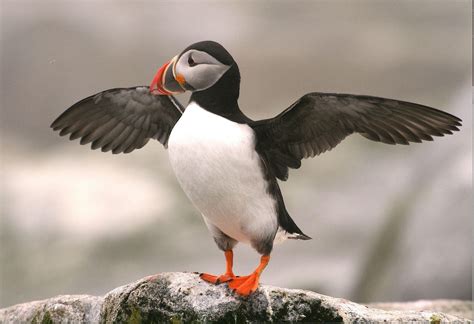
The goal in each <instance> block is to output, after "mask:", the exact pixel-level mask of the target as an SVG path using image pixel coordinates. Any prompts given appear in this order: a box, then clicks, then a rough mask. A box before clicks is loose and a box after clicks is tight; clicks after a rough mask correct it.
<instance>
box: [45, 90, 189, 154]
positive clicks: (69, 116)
mask: <svg viewBox="0 0 474 324" xmlns="http://www.w3.org/2000/svg"><path fill="white" fill-rule="evenodd" d="M183 111H184V109H183V107H182V106H181V105H180V104H179V102H178V101H177V100H176V99H175V98H173V97H171V96H157V95H153V94H151V93H150V91H149V89H148V87H145V86H141V87H132V88H116V89H110V90H106V91H102V92H99V93H97V94H95V95H93V96H90V97H88V98H85V99H83V100H81V101H79V102H78V103H76V104H74V105H73V106H72V107H70V108H69V109H67V110H66V111H65V112H64V113H62V114H61V115H60V116H59V117H58V118H57V119H56V120H55V121H54V122H53V123H52V124H51V127H52V128H53V130H55V131H60V132H59V135H61V136H64V135H67V134H70V137H69V138H70V139H71V140H75V139H78V138H80V139H81V140H80V143H81V144H88V143H92V145H91V148H92V149H94V150H95V149H98V148H101V150H102V151H103V152H108V151H112V153H114V154H117V153H122V152H123V153H129V152H132V151H133V150H135V149H139V148H142V147H143V146H144V145H145V144H146V143H147V142H148V140H149V139H150V138H155V139H157V140H158V141H160V142H161V143H162V144H163V145H164V146H165V147H166V146H167V143H168V138H169V135H170V133H171V130H172V129H173V127H174V125H175V124H176V122H177V121H178V119H179V118H180V117H181V115H182V113H183Z"/></svg>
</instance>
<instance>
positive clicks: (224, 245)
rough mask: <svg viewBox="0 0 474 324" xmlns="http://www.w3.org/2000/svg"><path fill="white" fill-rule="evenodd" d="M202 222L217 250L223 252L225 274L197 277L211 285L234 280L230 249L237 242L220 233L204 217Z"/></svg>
mask: <svg viewBox="0 0 474 324" xmlns="http://www.w3.org/2000/svg"><path fill="white" fill-rule="evenodd" d="M204 221H205V223H206V225H207V227H208V228H209V230H210V231H211V233H212V235H213V236H214V241H215V242H216V244H217V246H218V247H219V249H221V250H222V251H224V255H225V261H226V267H225V273H224V274H222V275H220V276H214V275H211V274H208V273H201V274H200V275H199V276H200V277H201V279H202V280H204V281H207V282H210V283H213V284H219V283H222V282H227V281H229V280H231V279H232V278H235V275H234V273H233V272H232V266H233V259H234V253H233V252H232V249H233V248H234V246H235V245H236V244H237V241H236V240H234V239H233V238H231V237H229V236H228V235H226V234H225V233H224V232H222V231H221V230H220V229H219V228H217V227H216V226H214V225H213V224H211V223H210V222H208V221H207V219H206V217H204Z"/></svg>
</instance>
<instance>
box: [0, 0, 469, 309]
mask: <svg viewBox="0 0 474 324" xmlns="http://www.w3.org/2000/svg"><path fill="white" fill-rule="evenodd" d="M470 9H471V4H470V1H392V2H388V1H387V2H382V1H357V2H353V1H307V2H305V1H287V2H263V1H262V2H237V1H235V2H217V1H211V2H203V1H189V2H185V1H180V2H175V3H172V2H158V1H148V2H145V1H137V2H135V1H131V0H130V1H121V2H120V1H113V2H112V1H110V2H99V1H49V0H46V1H22V0H15V1H2V2H1V72H0V76H1V132H2V146H1V154H2V167H1V170H0V172H1V181H2V194H1V199H2V201H1V207H2V211H1V232H0V235H1V245H0V252H1V259H0V267H1V287H0V294H1V296H0V297H1V300H0V307H4V306H8V305H12V304H14V303H19V302H25V301H29V300H33V299H41V298H46V297H51V296H53V295H57V294H103V293H105V292H107V291H108V290H110V289H112V288H114V287H116V286H118V285H122V284H125V283H128V282H130V281H133V280H136V279H138V278H141V277H143V276H146V275H150V274H154V273H157V272H162V271H206V272H210V273H213V272H216V273H219V272H221V271H222V270H223V266H224V259H223V255H222V253H221V252H220V251H219V250H218V249H217V248H216V247H215V245H214V242H213V241H212V238H211V236H210V235H209V233H208V231H207V229H206V227H205V225H204V223H203V222H202V220H201V218H200V215H199V214H198V212H197V211H196V210H195V209H194V208H193V206H192V205H191V204H190V202H189V201H188V200H187V198H186V197H185V195H184V194H183V192H182V191H181V189H180V188H179V186H178V184H177V181H176V180H175V178H174V175H173V173H172V170H171V168H170V165H169V162H168V158H167V152H166V150H164V149H163V147H162V146H161V145H160V144H159V143H158V142H152V143H150V144H148V145H147V146H146V147H145V148H143V149H142V150H140V151H136V152H133V153H132V154H127V155H112V154H104V153H101V152H97V151H91V150H90V149H89V148H88V147H84V146H80V145H79V144H78V143H77V142H70V141H68V140H67V139H66V138H60V137H59V136H58V134H57V133H53V132H52V130H51V129H50V128H49V125H50V123H51V122H52V120H53V119H54V118H56V117H57V116H58V115H59V114H60V113H61V112H63V111H64V110H65V109H66V108H68V107H69V106H70V105H72V104H73V103H75V102H76V101H78V100H80V99H82V98H84V97H86V96H89V95H91V94H94V93H96V92H99V91H102V90H105V89H108V88H114V87H128V86H134V85H143V84H145V85H146V84H148V83H149V81H150V80H151V78H152V77H153V75H154V73H155V72H156V69H157V68H158V67H159V66H161V65H162V64H163V63H164V62H165V61H167V60H168V59H170V58H171V57H173V56H174V55H176V54H177V53H179V52H180V51H181V50H182V49H184V48H185V47H186V46H188V45H189V44H191V43H194V42H196V41H200V40H205V39H211V40H216V41H218V42H221V43H222V44H223V45H224V46H225V47H226V48H227V49H228V50H229V51H230V52H231V53H232V54H233V56H234V58H235V59H236V61H237V62H238V63H239V66H240V70H241V74H242V88H241V100H240V104H241V108H242V110H243V111H244V112H245V113H247V114H248V115H249V116H250V117H251V118H254V119H259V118H267V117H271V116H274V115H276V114H277V113H279V112H280V111H282V110H283V109H285V108H286V107H288V106H289V105H290V104H291V103H292V102H294V101H295V100H297V99H298V98H299V97H300V96H302V95H303V94H305V93H307V92H311V91H327V92H343V93H344V92H346V93H355V94H368V95H376V96H382V97H389V98H396V99H401V100H407V101H414V102H417V103H421V104H425V105H429V106H433V107H437V108H440V109H443V110H445V111H447V112H450V113H452V114H455V115H457V116H459V117H461V118H462V119H463V120H464V126H463V127H462V131H461V132H459V133H456V134H455V135H454V136H449V137H443V138H436V140H435V141H434V142H432V143H431V142H430V143H424V144H414V145H410V146H408V147H407V146H390V145H383V144H379V143H374V142H370V141H368V140H366V139H364V138H362V137H361V136H357V135H354V136H351V137H350V138H348V139H346V140H345V141H344V142H343V143H341V144H340V145H339V146H337V147H336V148H335V149H334V150H333V151H331V152H329V153H326V154H324V155H322V156H320V157H317V158H315V159H312V160H306V161H304V163H303V166H302V168H301V169H300V170H297V171H294V170H293V171H291V173H290V179H289V181H287V182H284V183H281V187H282V191H283V194H284V196H285V200H286V204H287V207H288V210H289V211H290V214H291V215H292V217H293V218H294V219H295V221H296V222H297V223H298V225H299V226H300V227H301V228H302V229H303V230H304V231H305V233H307V234H308V235H310V236H312V237H313V240H311V241H289V242H287V243H285V244H283V245H281V246H276V248H275V249H274V253H273V257H272V261H271V264H270V266H269V267H268V268H267V270H266V271H265V273H264V275H263V278H262V280H263V282H264V283H266V284H272V285H278V286H283V287H290V288H304V289H312V290H315V291H317V292H319V293H323V294H328V295H332V296H339V297H344V298H350V299H353V300H355V301H362V302H367V301H391V300H413V299H420V298H423V299H427V298H462V299H471V293H472V286H471V279H472V278H471V274H472V263H471V254H472V241H471V229H472V217H471V216H472V214H471V213H472V212H471V210H470V206H471V203H470V201H471V188H472V180H471V175H472V172H471V131H472V128H471V124H472V111H471V86H470V80H471V61H470V52H471V47H470V42H471V39H470V37H471V29H470V28H471V27H470V26H471V25H470V15H471V11H470ZM179 99H181V100H182V101H183V102H185V101H186V97H185V96H182V97H179ZM257 262H258V255H257V254H256V253H255V252H254V251H253V250H251V249H250V248H248V247H246V246H242V245H240V246H239V247H238V248H237V250H236V271H237V273H239V274H245V273H246V272H249V271H251V270H252V269H253V268H254V267H255V266H256V264H257Z"/></svg>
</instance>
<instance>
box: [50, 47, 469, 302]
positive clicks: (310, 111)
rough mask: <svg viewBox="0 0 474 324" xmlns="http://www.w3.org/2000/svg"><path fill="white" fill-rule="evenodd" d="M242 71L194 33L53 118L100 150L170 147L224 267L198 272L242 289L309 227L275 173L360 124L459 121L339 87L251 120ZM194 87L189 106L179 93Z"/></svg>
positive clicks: (392, 133)
mask: <svg viewBox="0 0 474 324" xmlns="http://www.w3.org/2000/svg"><path fill="white" fill-rule="evenodd" d="M239 87H240V73H239V68H238V66H237V63H236V62H235V61H234V59H233V58H232V56H231V55H230V54H229V53H228V52H227V50H226V49H224V47H222V46H221V45H220V44H218V43H216V42H213V41H203V42H199V43H195V44H193V45H191V46H189V47H188V48H186V49H185V50H184V51H183V52H181V54H179V55H177V56H175V57H174V58H173V59H172V60H171V61H170V62H168V63H166V64H165V65H163V67H161V68H160V69H159V70H158V72H157V73H156V76H155V78H154V79H153V81H152V83H151V85H150V87H146V86H139V87H132V88H117V89H111V90H106V91H103V92H100V93H98V94H96V95H93V96H90V97H88V98H86V99H83V100H81V101H79V102H78V103H76V104H74V105H73V106H72V107H70V108H69V109H67V110H66V111H65V112H64V113H63V114H62V115H60V116H59V117H58V118H57V119H56V120H55V121H54V122H53V124H52V125H51V127H52V128H53V129H54V130H60V135H66V134H70V139H71V140H74V139H78V138H80V139H81V141H80V143H81V144H87V143H92V149H98V148H101V150H102V151H103V152H108V151H111V152H112V153H114V154H115V153H129V152H132V151H133V150H135V149H139V148H141V147H143V146H144V145H145V144H146V143H147V142H148V140H149V139H156V140H158V141H160V142H161V143H162V144H163V145H164V146H165V148H168V151H169V158H170V161H171V166H172V168H173V170H174V172H175V174H176V177H177V178H178V181H179V183H180V185H181V187H182V188H183V190H184V192H185V193H186V195H187V196H188V197H189V199H190V200H191V201H192V203H193V204H194V206H195V207H196V208H197V209H198V210H199V212H200V213H201V214H202V216H203V218H204V222H205V223H206V225H207V227H208V228H209V230H210V232H211V234H212V236H213V237H214V240H215V242H216V244H217V246H218V247H219V248H220V249H221V250H222V251H224V253H225V258H226V270H225V272H224V274H222V275H220V276H214V275H210V274H201V278H202V279H203V280H206V281H208V282H211V283H223V282H227V283H228V286H229V287H230V288H231V289H233V290H234V291H235V292H236V293H238V294H239V295H243V296H246V295H249V294H251V293H252V292H254V291H255V290H256V289H257V287H258V283H259V278H260V275H261V273H262V271H263V269H264V268H265V267H266V265H267V263H268V262H269V260H270V253H271V251H272V248H273V244H274V242H275V241H277V240H279V239H284V238H292V239H300V240H307V239H309V238H310V237H308V236H307V235H306V234H304V233H303V232H302V231H301V229H300V228H299V227H298V226H297V225H296V224H295V222H294V221H293V219H292V218H291V217H290V215H289V214H288V211H287V210H286V208H285V204H284V202H283V197H282V194H281V191H280V188H279V186H278V180H281V181H285V180H287V179H288V169H289V168H292V169H297V168H299V167H300V166H301V160H302V159H304V158H309V157H314V156H316V155H319V154H321V153H324V152H326V151H329V150H331V149H332V148H333V147H335V146H336V145H337V144H339V143H340V142H341V141H342V140H343V139H344V138H346V137H347V136H348V135H351V134H353V133H359V134H360V135H362V136H364V137H366V138H368V139H370V140H373V141H377V142H382V143H387V144H408V143H409V142H422V141H424V140H426V141H431V140H433V138H432V136H443V135H445V134H452V132H453V131H457V130H459V129H458V126H460V125H461V119H459V118H457V117H455V116H453V115H450V114H448V113H446V112H443V111H440V110H437V109H434V108H430V107H427V106H423V105H419V104H415V103H411V102H405V101H399V100H392V99H385V98H379V97H372V96H361V95H351V94H339V93H319V92H313V93H308V94H306V95H304V96H303V97H301V98H300V99H298V100H297V101H296V102H295V103H293V104H292V105H291V106H290V107H289V108H287V109H286V110H284V111H283V112H282V113H280V114H279V115H278V116H276V117H274V118H270V119H265V120H259V121H253V120H251V119H250V118H248V117H247V116H246V115H244V113H243V112H242V111H241V110H240V108H239V105H238V102H237V101H238V98H239ZM184 91H191V92H192V95H191V98H190V100H189V104H188V105H187V107H186V108H185V109H184V108H183V107H182V106H181V105H180V103H179V102H178V101H177V100H176V99H175V98H174V97H173V96H172V95H174V94H177V93H181V92H184ZM238 242H243V243H247V244H250V245H251V246H252V247H253V248H254V249H255V250H256V251H257V252H258V253H259V254H260V255H261V260H260V264H259V266H258V267H257V268H256V269H255V271H254V272H253V273H251V274H250V275H248V276H235V275H234V273H233V271H232V264H233V252H232V250H233V248H234V247H235V245H236V244H237V243H238Z"/></svg>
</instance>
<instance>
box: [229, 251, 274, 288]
mask: <svg viewBox="0 0 474 324" xmlns="http://www.w3.org/2000/svg"><path fill="white" fill-rule="evenodd" d="M269 261H270V254H268V255H263V256H262V257H261V258H260V264H259V265H258V267H257V268H256V269H255V271H254V272H252V274H250V275H248V276H244V277H236V278H233V279H231V280H230V281H229V284H228V285H229V288H230V289H232V290H233V291H234V292H236V293H237V294H239V295H241V296H248V295H250V294H251V293H253V292H254V291H255V290H257V288H258V283H259V279H260V274H261V273H262V271H263V269H265V267H266V266H267V264H268V262H269Z"/></svg>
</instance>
